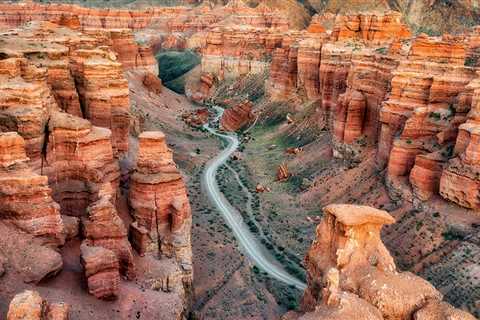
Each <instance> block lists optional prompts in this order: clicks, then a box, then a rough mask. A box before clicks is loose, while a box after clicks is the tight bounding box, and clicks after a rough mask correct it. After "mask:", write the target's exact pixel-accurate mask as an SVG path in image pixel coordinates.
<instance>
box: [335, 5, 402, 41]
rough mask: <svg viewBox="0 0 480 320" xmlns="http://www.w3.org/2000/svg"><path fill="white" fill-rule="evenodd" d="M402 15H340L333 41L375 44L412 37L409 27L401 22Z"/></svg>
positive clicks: (336, 22)
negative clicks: (360, 41) (350, 40)
mask: <svg viewBox="0 0 480 320" xmlns="http://www.w3.org/2000/svg"><path fill="white" fill-rule="evenodd" d="M401 19H402V15H401V14H400V13H399V12H395V11H391V12H387V13H385V14H384V15H378V14H372V13H363V14H358V15H338V16H337V18H336V19H335V25H334V27H333V32H332V39H333V40H334V41H342V40H349V39H352V40H353V39H355V40H362V41H368V42H373V43H382V42H390V41H392V40H396V39H406V38H409V37H410V36H411V33H410V30H409V29H408V27H407V26H406V25H405V24H404V23H402V22H401Z"/></svg>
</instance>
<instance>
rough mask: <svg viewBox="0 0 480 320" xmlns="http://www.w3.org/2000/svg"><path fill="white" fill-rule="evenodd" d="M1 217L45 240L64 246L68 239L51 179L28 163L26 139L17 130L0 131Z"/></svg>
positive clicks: (0, 218) (2, 219)
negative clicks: (65, 237)
mask: <svg viewBox="0 0 480 320" xmlns="http://www.w3.org/2000/svg"><path fill="white" fill-rule="evenodd" d="M32 206H34V207H35V208H36V209H35V210H32ZM0 220H1V221H4V222H10V223H12V224H13V225H14V226H15V227H17V228H18V229H20V230H22V231H24V232H26V233H28V234H30V235H32V236H35V237H38V238H41V239H42V240H43V241H44V242H45V243H51V244H55V245H61V244H63V242H64V240H65V239H64V234H63V221H62V218H61V216H60V207H59V205H58V204H57V203H56V202H55V201H54V200H53V199H52V190H51V189H50V187H49V186H48V178H47V177H46V176H43V175H39V174H37V173H35V172H34V171H33V170H32V169H31V167H30V166H29V165H28V157H27V155H26V153H25V141H24V139H23V138H22V137H21V136H20V135H19V134H18V133H16V132H4V133H0Z"/></svg>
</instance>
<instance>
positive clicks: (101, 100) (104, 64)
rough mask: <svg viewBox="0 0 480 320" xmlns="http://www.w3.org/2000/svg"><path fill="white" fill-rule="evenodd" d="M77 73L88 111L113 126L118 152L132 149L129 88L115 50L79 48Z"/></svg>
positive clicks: (94, 118)
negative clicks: (129, 147)
mask: <svg viewBox="0 0 480 320" xmlns="http://www.w3.org/2000/svg"><path fill="white" fill-rule="evenodd" d="M72 59H73V65H74V66H73V74H74V77H75V81H76V83H77V90H78V93H79V96H80V102H81V104H82V106H83V108H84V113H85V116H86V118H87V119H89V120H90V121H91V122H92V124H93V125H97V126H100V127H104V128H109V129H111V130H112V144H113V147H114V152H115V153H117V152H118V153H124V152H126V151H127V149H128V139H127V137H128V132H129V124H130V117H129V113H128V112H129V109H130V104H129V103H130V102H129V91H128V82H127V80H126V79H125V77H124V75H123V70H122V65H121V64H120V63H119V62H117V61H116V57H115V54H114V53H113V52H111V51H108V50H102V49H79V50H77V51H75V53H74V56H73V57H72Z"/></svg>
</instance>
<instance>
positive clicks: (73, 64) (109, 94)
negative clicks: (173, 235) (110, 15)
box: [0, 22, 155, 167]
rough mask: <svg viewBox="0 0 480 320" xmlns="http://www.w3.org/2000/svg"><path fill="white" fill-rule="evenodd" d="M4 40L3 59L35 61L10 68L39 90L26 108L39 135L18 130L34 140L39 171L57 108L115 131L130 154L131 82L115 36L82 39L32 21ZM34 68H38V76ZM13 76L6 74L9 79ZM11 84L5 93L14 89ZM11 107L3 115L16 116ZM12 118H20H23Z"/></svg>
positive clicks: (99, 33) (120, 149)
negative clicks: (118, 54)
mask: <svg viewBox="0 0 480 320" xmlns="http://www.w3.org/2000/svg"><path fill="white" fill-rule="evenodd" d="M130 35H131V33H130ZM1 39H2V40H3V41H2V42H1V43H0V52H1V53H2V54H3V55H5V56H6V57H25V58H27V59H28V61H29V63H27V64H25V63H24V64H25V65H28V66H29V67H28V68H26V67H20V66H16V67H13V65H11V66H9V67H7V66H6V67H5V68H9V69H13V68H16V69H17V70H19V71H17V73H18V74H19V75H21V77H22V78H23V79H24V82H26V83H31V84H32V86H37V87H38V88H33V87H32V88H30V90H33V89H34V90H35V92H34V93H33V94H31V95H28V97H29V99H36V101H32V102H31V103H29V104H28V107H27V108H25V109H27V110H31V112H30V113H29V114H32V112H35V113H36V114H37V115H36V118H37V119H38V120H37V123H36V124H35V125H36V128H31V129H30V130H35V131H34V132H25V133H23V130H22V129H19V130H17V131H19V132H20V134H22V136H23V137H24V138H25V139H28V140H27V143H28V145H29V146H28V151H27V153H28V155H29V157H30V158H31V159H32V161H34V162H37V164H36V165H35V167H38V162H39V160H40V155H39V153H40V150H39V149H40V148H41V146H42V145H43V140H42V138H41V136H42V135H44V134H45V126H46V123H47V120H48V117H49V114H50V113H51V112H52V110H55V109H57V108H56V106H58V107H59V108H60V109H62V110H64V111H66V112H68V113H70V114H73V115H76V116H79V117H86V118H87V119H89V120H90V121H91V122H92V123H93V124H94V125H98V126H102V127H105V128H109V129H111V130H112V132H113V136H112V142H113V146H114V148H115V153H116V154H118V155H121V154H123V153H125V152H126V150H127V148H128V142H127V141H128V139H127V136H128V131H129V129H128V128H129V123H130V118H129V108H130V107H129V92H128V83H127V81H126V79H125V77H124V74H123V68H122V64H121V63H120V62H119V61H117V57H116V54H115V53H114V51H113V50H112V49H111V47H109V46H108V45H112V39H111V36H110V33H108V32H105V31H103V30H96V31H93V30H90V31H89V32H88V33H87V34H82V33H80V32H78V31H73V30H70V29H67V28H63V27H59V26H58V25H54V24H52V23H48V22H32V23H30V24H28V25H27V26H25V27H24V28H22V29H18V30H13V31H9V32H6V33H5V34H2V35H1ZM46 43H48V45H46ZM113 43H115V41H113ZM106 45H107V46H106ZM117 47H119V46H118V45H117ZM126 48H127V49H128V47H126ZM127 51H128V50H127ZM125 55H126V54H124V53H122V56H125ZM125 59H126V58H125ZM127 62H128V61H127ZM17 64H18V63H17ZM32 65H33V66H36V67H37V68H36V69H35V70H36V71H35V70H34V69H33V66H32ZM142 68H143V67H142ZM154 69H155V68H154ZM21 70H24V71H21ZM7 75H8V73H7V72H5V75H4V76H7ZM8 77H9V79H10V80H9V82H10V83H13V82H14V81H18V80H17V79H13V78H12V77H13V74H10V75H9V76H8ZM45 80H46V83H45ZM9 82H6V84H5V87H4V90H8V84H7V83H9ZM48 85H50V86H51V88H52V90H51V91H50V90H49V89H48V87H47V86H48ZM7 94H8V92H7V91H5V95H4V96H6V97H8V95H7ZM53 99H54V100H55V101H52V100H53ZM55 102H56V103H55ZM10 103H11V102H10ZM10 108H11V107H9V108H5V109H4V111H3V112H4V113H11V112H12V111H9V109H10ZM39 113H41V114H39ZM6 116H7V115H5V116H4V117H6ZM12 116H13V117H16V118H18V117H20V116H21V115H16V114H13V115H12ZM22 116H23V117H25V115H22ZM7 123H8V122H7ZM29 140H31V142H30V141H29Z"/></svg>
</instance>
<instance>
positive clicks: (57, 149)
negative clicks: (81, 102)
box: [42, 112, 120, 217]
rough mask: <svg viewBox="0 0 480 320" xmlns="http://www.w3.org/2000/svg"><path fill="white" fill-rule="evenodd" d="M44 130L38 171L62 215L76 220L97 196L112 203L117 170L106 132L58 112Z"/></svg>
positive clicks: (103, 129) (108, 134)
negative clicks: (42, 158) (106, 197)
mask: <svg viewBox="0 0 480 320" xmlns="http://www.w3.org/2000/svg"><path fill="white" fill-rule="evenodd" d="M48 127H49V136H48V143H47V148H46V158H45V161H44V165H43V168H42V171H43V172H44V174H46V175H47V176H48V177H49V182H50V184H51V186H52V189H53V191H54V194H53V198H54V199H55V200H56V201H58V202H59V203H60V206H61V208H62V213H63V214H67V215H73V216H78V217H80V216H83V215H84V214H85V212H86V211H85V210H86V208H87V207H88V206H89V205H90V204H91V203H92V202H94V201H96V200H98V199H99V198H100V196H101V195H110V196H111V197H112V199H115V195H116V190H117V187H118V181H119V177H120V170H119V166H118V162H117V161H116V160H115V158H114V156H113V149H112V144H111V132H110V130H108V129H105V128H100V127H94V126H92V125H91V124H90V122H89V121H87V120H85V119H81V118H77V117H75V116H72V115H69V114H67V113H62V112H55V113H53V114H52V116H51V117H50V121H49V124H48Z"/></svg>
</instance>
